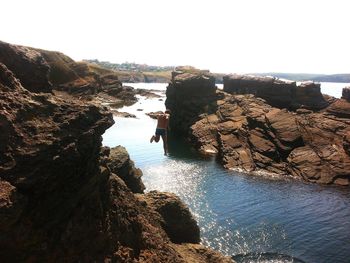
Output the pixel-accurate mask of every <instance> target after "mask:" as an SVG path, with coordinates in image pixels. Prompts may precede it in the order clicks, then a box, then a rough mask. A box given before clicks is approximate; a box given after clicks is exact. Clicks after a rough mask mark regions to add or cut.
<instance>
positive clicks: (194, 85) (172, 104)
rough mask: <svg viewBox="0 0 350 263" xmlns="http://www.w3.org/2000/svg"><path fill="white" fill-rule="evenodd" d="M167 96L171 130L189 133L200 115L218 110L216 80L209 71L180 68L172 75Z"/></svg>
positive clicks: (166, 104)
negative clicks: (170, 113)
mask: <svg viewBox="0 0 350 263" xmlns="http://www.w3.org/2000/svg"><path fill="white" fill-rule="evenodd" d="M166 96H167V99H166V101H165V106H166V108H168V109H170V110H171V112H172V117H171V119H170V127H171V129H172V130H173V131H175V132H178V133H183V132H187V130H188V128H189V127H190V126H191V125H192V124H193V123H194V122H195V121H196V120H198V115H200V114H201V113H204V112H208V111H209V112H212V111H215V110H216V99H217V98H216V87H215V78H214V77H213V76H212V75H211V74H210V73H209V72H208V71H199V70H196V69H193V68H179V69H178V70H176V71H174V72H173V74H172V80H171V82H170V84H169V85H168V87H167V90H166Z"/></svg>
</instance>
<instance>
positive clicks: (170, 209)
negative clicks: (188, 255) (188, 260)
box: [139, 191, 200, 244]
mask: <svg viewBox="0 0 350 263" xmlns="http://www.w3.org/2000/svg"><path fill="white" fill-rule="evenodd" d="M139 199H140V200H141V201H144V202H146V204H147V206H148V208H149V209H151V210H153V211H155V212H156V213H157V214H158V215H156V216H155V218H157V220H158V221H159V223H160V225H161V226H162V228H163V229H164V230H165V232H166V233H167V234H168V236H169V238H170V240H171V241H172V242H174V243H177V244H180V243H199V241H200V233H199V227H198V224H197V222H196V220H194V218H193V216H192V215H191V212H190V210H189V209H188V207H187V206H186V205H185V204H184V203H183V202H182V201H181V200H180V198H179V197H177V196H176V195H175V194H171V193H162V192H158V191H151V192H149V193H147V194H145V195H139Z"/></svg>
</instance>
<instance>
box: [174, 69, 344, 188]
mask: <svg viewBox="0 0 350 263" xmlns="http://www.w3.org/2000/svg"><path fill="white" fill-rule="evenodd" d="M226 82H227V83H228V84H227V85H228V87H230V88H231V90H229V91H230V92H233V93H254V92H256V94H262V93H259V92H263V91H264V92H266V93H263V94H265V95H266V94H268V92H270V91H271V92H276V91H273V90H271V89H270V88H271V85H272V86H274V85H277V84H280V85H286V86H285V87H284V88H286V90H284V91H283V92H286V91H287V90H288V89H289V88H291V89H292V90H293V89H294V88H293V87H294V86H293V84H290V83H289V84H288V83H287V84H288V85H289V86H288V85H287V84H286V83H284V84H281V83H279V82H276V80H275V79H271V78H262V79H260V78H255V77H249V76H248V77H247V76H229V77H226ZM259 85H260V86H259ZM279 88H282V86H280V87H279ZM299 88H300V90H298V91H297V90H296V89H299ZM282 89H283V88H282ZM283 92H281V93H280V94H284V93H283ZM217 94H220V97H219V96H216V105H217V110H216V111H215V112H210V111H209V110H208V111H207V113H201V114H199V115H197V117H192V118H191V119H192V121H194V123H193V124H192V125H191V126H190V128H189V129H188V131H189V133H190V134H189V139H190V140H191V142H192V143H193V145H194V146H195V147H196V148H197V149H198V150H199V151H203V149H204V150H205V149H209V150H210V149H214V150H215V151H217V152H218V153H219V154H218V159H219V160H220V161H221V162H222V164H223V165H224V166H225V167H226V168H229V169H239V170H242V171H245V172H249V173H250V172H257V171H264V172H265V173H267V174H268V173H273V174H276V173H277V174H280V175H288V174H289V175H293V176H294V177H299V178H302V179H304V180H306V181H310V182H316V183H322V184H341V185H348V184H349V178H350V158H349V148H350V146H349V145H350V143H349V141H350V139H348V133H349V130H350V116H349V115H348V113H349V112H350V109H347V107H348V105H350V103H349V102H347V101H346V100H344V99H341V100H339V99H333V100H327V101H328V102H330V103H331V105H330V106H329V107H327V108H326V109H325V110H323V111H322V112H319V113H314V112H313V111H311V110H309V109H313V110H315V109H316V108H321V107H324V106H325V104H322V103H323V102H322V99H321V97H320V96H319V95H320V93H319V85H318V84H314V83H304V84H301V85H300V86H298V87H297V86H295V89H294V90H293V92H292V94H294V95H293V96H294V97H293V99H292V100H291V102H290V103H291V104H290V105H291V108H293V107H294V106H295V105H296V103H300V107H306V108H309V109H305V108H299V109H297V110H296V112H291V111H288V110H287V109H279V108H275V107H272V106H271V105H269V104H268V103H270V102H269V98H267V97H266V101H265V100H264V99H261V98H257V97H255V96H254V95H251V94H248V95H230V94H228V93H224V92H221V93H220V92H218V93H217ZM256 94H255V95H256ZM176 95H177V94H176V93H175V94H172V96H173V97H176ZM261 96H262V97H263V95H261ZM218 97H219V98H218ZM273 98H274V99H276V98H278V97H273ZM212 99H215V96H213V97H212ZM276 101H278V100H275V102H276ZM281 101H282V99H281V100H280V102H281ZM328 102H327V103H328ZM293 105H294V106H293ZM315 105H316V106H315ZM321 105H322V106H321ZM292 106H293V107H292ZM298 107H299V106H298ZM186 109H187V111H186V112H183V113H182V114H183V119H186V118H187V117H188V116H187V115H186V114H188V115H189V116H193V115H195V114H197V113H198V112H197V111H196V109H192V108H191V107H187V108H186ZM175 111H181V109H175ZM184 133H185V134H186V132H184Z"/></svg>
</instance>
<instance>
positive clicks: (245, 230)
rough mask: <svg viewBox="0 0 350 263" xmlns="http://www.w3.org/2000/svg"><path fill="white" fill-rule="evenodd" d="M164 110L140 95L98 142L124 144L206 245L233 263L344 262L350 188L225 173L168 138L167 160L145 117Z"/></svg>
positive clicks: (349, 238)
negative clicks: (178, 203) (188, 216)
mask: <svg viewBox="0 0 350 263" xmlns="http://www.w3.org/2000/svg"><path fill="white" fill-rule="evenodd" d="M165 85H166V84H164V86H163V90H164V89H165ZM141 87H145V86H142V85H141ZM146 87H151V88H152V85H150V86H147V85H146ZM158 88H159V89H162V86H158ZM163 96H164V93H163ZM138 109H142V111H138ZM164 109H165V107H164V99H163V100H162V101H160V100H158V99H144V98H142V99H141V100H140V101H139V102H138V103H136V104H135V105H133V106H131V107H125V108H123V110H122V111H127V112H131V113H136V115H137V118H136V119H126V118H118V117H115V121H116V124H115V125H113V126H112V127H111V128H110V129H108V130H107V131H106V133H105V134H104V135H103V144H104V145H107V146H110V147H114V146H117V145H123V146H124V147H126V149H127V150H128V152H129V154H130V157H131V159H132V160H133V161H134V162H135V165H136V167H138V168H140V169H141V170H142V171H143V177H142V178H143V182H144V184H145V186H146V192H147V191H151V190H158V191H167V192H173V193H175V194H176V195H178V196H179V197H180V198H181V199H182V200H183V201H184V202H185V203H186V204H187V205H188V206H189V208H190V210H191V212H192V213H193V215H194V217H195V218H196V220H197V222H198V224H199V227H200V230H201V242H202V243H203V244H204V245H208V246H210V247H211V248H213V249H217V250H219V251H220V252H222V253H223V254H226V255H230V256H231V255H234V259H235V260H236V262H237V263H246V262H252V263H257V262H260V263H263V262H264V263H265V262H266V263H267V262H268V263H271V262H276V263H285V262H295V263H300V262H303V261H304V262H307V263H338V262H339V263H348V262H350V261H349V258H350V249H349V248H350V206H349V204H350V191H349V189H348V188H341V187H334V186H320V185H315V184H307V183H303V182H297V181H285V180H281V179H273V180H270V179H268V178H262V177H256V176H250V175H244V174H239V173H237V172H233V171H227V170H224V169H223V168H222V166H221V165H220V164H218V163H216V162H215V160H214V159H203V158H202V157H201V156H199V155H198V154H197V153H196V152H195V151H193V150H192V149H191V148H190V147H189V145H188V144H187V143H185V142H183V141H181V140H178V139H176V138H173V137H171V136H169V153H170V155H169V156H164V155H163V149H162V145H161V143H158V144H156V143H152V144H151V143H149V138H150V136H151V135H152V134H153V133H154V130H155V126H156V120H153V119H150V118H149V117H148V116H146V115H145V112H148V111H157V110H164ZM170 135H171V134H170ZM288 255H290V256H288ZM294 257H295V258H294ZM297 258H298V259H301V260H303V261H301V260H298V259H297Z"/></svg>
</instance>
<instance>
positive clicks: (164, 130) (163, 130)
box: [156, 128, 166, 136]
mask: <svg viewBox="0 0 350 263" xmlns="http://www.w3.org/2000/svg"><path fill="white" fill-rule="evenodd" d="M156 135H159V136H163V135H166V129H161V128H157V129H156Z"/></svg>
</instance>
